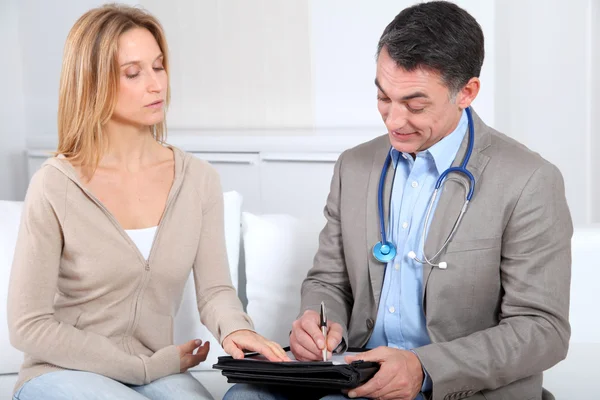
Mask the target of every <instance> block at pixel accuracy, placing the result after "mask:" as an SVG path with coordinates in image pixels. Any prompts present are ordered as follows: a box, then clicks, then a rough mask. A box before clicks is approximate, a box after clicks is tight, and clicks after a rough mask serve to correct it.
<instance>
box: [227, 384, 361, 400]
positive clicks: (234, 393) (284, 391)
mask: <svg viewBox="0 0 600 400" xmlns="http://www.w3.org/2000/svg"><path fill="white" fill-rule="evenodd" d="M348 398H349V397H348V396H345V395H344V394H342V393H341V391H339V390H337V391H332V390H327V389H312V388H299V387H286V386H262V385H247V384H245V383H238V384H236V385H233V386H232V387H231V388H230V389H229V390H228V391H227V393H225V397H223V400H285V399H303V400H313V399H315V400H316V399H321V400H342V399H348ZM357 400H360V399H357Z"/></svg>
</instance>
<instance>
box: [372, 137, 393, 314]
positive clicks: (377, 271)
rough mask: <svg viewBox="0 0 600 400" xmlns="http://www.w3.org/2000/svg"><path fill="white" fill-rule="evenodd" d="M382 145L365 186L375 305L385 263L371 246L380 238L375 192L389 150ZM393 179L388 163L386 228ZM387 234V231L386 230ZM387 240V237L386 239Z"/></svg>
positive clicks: (385, 207)
mask: <svg viewBox="0 0 600 400" xmlns="http://www.w3.org/2000/svg"><path fill="white" fill-rule="evenodd" d="M382 143H383V144H384V145H383V146H382V147H381V149H379V150H377V152H376V153H375V155H374V159H373V165H372V168H371V174H370V176H369V183H368V187H367V204H366V207H367V211H366V215H367V221H366V223H367V243H366V246H367V254H368V264H369V278H370V283H371V290H372V293H373V297H374V299H375V305H376V307H377V305H378V304H379V298H380V295H381V288H382V285H383V278H384V275H385V263H382V262H380V261H377V259H376V258H375V257H374V256H373V246H374V245H375V244H376V243H377V242H379V241H380V240H381V234H380V233H379V224H380V222H379V209H378V207H377V192H378V188H379V179H380V177H381V169H382V168H383V164H384V162H385V158H386V157H387V155H388V153H389V151H390V144H389V141H387V139H386V141H385V142H382ZM393 181H394V167H393V164H392V163H390V167H389V169H388V172H387V175H386V177H385V185H384V195H383V208H384V221H385V227H386V230H387V227H388V221H389V208H390V196H391V193H392V184H393ZM386 234H387V231H386ZM388 240H389V239H388Z"/></svg>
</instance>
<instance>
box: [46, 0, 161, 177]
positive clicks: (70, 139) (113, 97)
mask: <svg viewBox="0 0 600 400" xmlns="http://www.w3.org/2000/svg"><path fill="white" fill-rule="evenodd" d="M133 28H145V29H147V30H148V31H149V32H150V33H151V34H152V35H153V36H154V38H155V39H156V42H157V43H158V46H159V47H160V50H161V51H162V54H163V67H164V68H165V72H166V73H167V79H168V76H169V63H168V48H167V42H166V39H165V34H164V31H163V28H162V26H161V24H160V22H158V20H157V19H156V18H155V17H154V16H152V15H151V14H149V13H148V12H146V11H145V10H142V9H139V8H135V7H130V6H126V5H120V4H107V5H104V6H102V7H98V8H94V9H92V10H90V11H88V12H86V13H85V14H83V15H82V16H81V17H80V18H79V19H78V20H77V22H76V23H75V25H73V27H72V28H71V31H70V32H69V35H68V36H67V41H66V43H65V49H64V54H63V63H62V72H61V77H60V91H59V100H58V149H57V151H56V154H63V155H64V156H65V157H66V158H67V159H68V160H69V161H71V162H73V163H75V164H77V165H82V166H84V167H86V169H88V168H89V169H90V170H91V172H92V173H93V171H94V170H95V169H96V167H97V166H98V163H99V161H100V159H101V157H102V155H103V153H104V151H105V149H106V145H107V143H106V142H107V140H106V137H105V134H104V133H103V131H102V127H103V125H104V124H106V123H107V122H108V121H109V120H110V118H111V117H112V115H113V112H114V109H115V105H116V102H117V91H118V89H119V64H118V58H117V57H118V41H119V37H120V36H121V35H122V34H123V33H125V32H127V31H129V30H130V29H133ZM170 91H171V90H170V86H169V84H168V81H167V93H166V99H165V105H167V106H168V104H169V99H170ZM150 128H151V132H152V135H153V136H154V139H155V140H157V141H158V142H160V143H164V141H165V139H166V120H163V122H162V123H160V124H156V125H153V126H151V127H150Z"/></svg>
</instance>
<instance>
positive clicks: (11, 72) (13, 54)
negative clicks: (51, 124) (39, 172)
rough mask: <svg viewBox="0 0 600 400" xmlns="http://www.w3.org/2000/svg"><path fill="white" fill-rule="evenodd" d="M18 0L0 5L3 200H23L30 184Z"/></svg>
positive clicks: (0, 181) (0, 182)
mask: <svg viewBox="0 0 600 400" xmlns="http://www.w3.org/2000/svg"><path fill="white" fill-rule="evenodd" d="M18 33H19V19H18V7H17V0H4V1H2V2H1V3H0V40H1V44H2V46H1V48H2V53H3V55H2V59H3V61H2V62H0V77H2V82H3V83H2V89H3V90H2V94H0V121H1V122H0V199H6V200H16V199H20V198H22V197H23V195H24V193H25V188H26V185H27V174H26V168H25V166H26V162H25V158H24V155H25V108H24V96H23V75H22V70H21V62H20V60H21V46H20V43H19V34H18Z"/></svg>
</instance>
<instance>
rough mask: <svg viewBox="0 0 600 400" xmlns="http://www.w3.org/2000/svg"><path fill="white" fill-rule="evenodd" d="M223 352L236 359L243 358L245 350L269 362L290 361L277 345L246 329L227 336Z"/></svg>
mask: <svg viewBox="0 0 600 400" xmlns="http://www.w3.org/2000/svg"><path fill="white" fill-rule="evenodd" d="M223 350H225V352H226V353H227V354H229V355H230V356H232V357H233V358H236V359H241V358H244V350H247V351H256V352H258V353H260V354H262V355H263V356H265V357H267V359H268V360H269V361H290V359H289V357H288V356H287V355H286V354H285V351H283V349H282V348H281V346H280V345H279V344H277V343H275V342H272V341H270V340H267V339H265V338H264V337H262V336H261V335H259V334H258V333H256V332H253V331H249V330H247V329H242V330H239V331H234V332H232V333H230V334H229V335H227V337H225V339H224V340H223Z"/></svg>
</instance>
